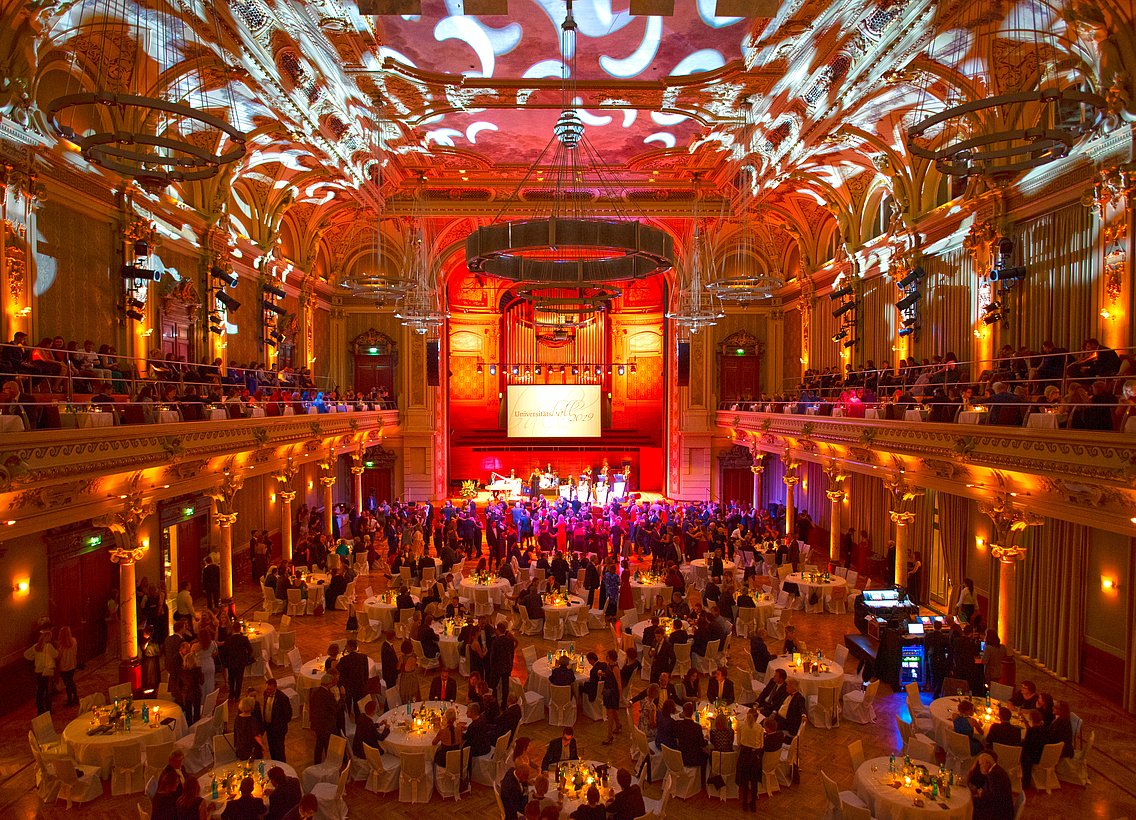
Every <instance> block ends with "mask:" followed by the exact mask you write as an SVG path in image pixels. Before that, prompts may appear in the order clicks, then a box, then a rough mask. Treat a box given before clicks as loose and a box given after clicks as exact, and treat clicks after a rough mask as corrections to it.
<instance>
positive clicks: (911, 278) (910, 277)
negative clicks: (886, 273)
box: [899, 267, 927, 290]
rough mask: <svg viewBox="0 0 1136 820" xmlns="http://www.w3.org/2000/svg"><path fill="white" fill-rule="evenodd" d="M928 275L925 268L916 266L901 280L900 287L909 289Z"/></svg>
mask: <svg viewBox="0 0 1136 820" xmlns="http://www.w3.org/2000/svg"><path fill="white" fill-rule="evenodd" d="M926 275H927V271H925V270H923V268H921V267H916V268H914V269H913V270H911V271H910V272H909V273H908V274H907V275H906V276H904V277H903V278H902V279H900V280H899V289H900V290H907V289H908V288H909V287H912V286H913V285H917V284H919V283H920V282H921V281H923V277H924V276H926Z"/></svg>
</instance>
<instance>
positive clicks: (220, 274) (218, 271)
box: [209, 265, 238, 288]
mask: <svg viewBox="0 0 1136 820" xmlns="http://www.w3.org/2000/svg"><path fill="white" fill-rule="evenodd" d="M209 275H210V276H212V277H213V278H214V279H216V280H217V281H219V282H224V283H225V284H226V285H228V286H229V287H231V288H235V287H236V286H237V281H238V280H237V275H236V274H235V273H233V272H232V271H227V270H225V269H224V268H222V267H219V266H217V265H214V266H213V267H211V268H210V269H209Z"/></svg>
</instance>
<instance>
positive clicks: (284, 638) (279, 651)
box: [272, 629, 296, 666]
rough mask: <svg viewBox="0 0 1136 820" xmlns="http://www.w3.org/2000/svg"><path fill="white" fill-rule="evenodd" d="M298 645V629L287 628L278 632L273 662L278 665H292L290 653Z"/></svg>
mask: <svg viewBox="0 0 1136 820" xmlns="http://www.w3.org/2000/svg"><path fill="white" fill-rule="evenodd" d="M295 646H296V630H294V629H287V630H281V631H280V632H277V633H276V652H275V653H274V654H273V655H272V662H273V663H274V664H276V665H277V666H290V665H291V661H290V660H289V657H288V653H289V652H291V651H292V649H293V648H294V647H295Z"/></svg>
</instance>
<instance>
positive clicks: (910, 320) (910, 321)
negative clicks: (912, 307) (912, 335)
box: [900, 311, 919, 327]
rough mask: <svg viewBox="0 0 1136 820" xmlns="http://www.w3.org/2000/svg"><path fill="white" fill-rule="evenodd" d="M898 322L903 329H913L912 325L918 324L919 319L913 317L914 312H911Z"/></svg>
mask: <svg viewBox="0 0 1136 820" xmlns="http://www.w3.org/2000/svg"><path fill="white" fill-rule="evenodd" d="M900 322H901V323H902V324H903V326H904V327H913V326H914V325H916V324H918V323H919V317H918V316H916V315H915V312H914V311H912V312H911V313H905V314H904V315H903V318H902V319H900Z"/></svg>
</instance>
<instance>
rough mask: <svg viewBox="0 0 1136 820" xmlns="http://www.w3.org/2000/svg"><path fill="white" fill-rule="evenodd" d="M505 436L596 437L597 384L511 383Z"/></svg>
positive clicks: (598, 394) (598, 404)
mask: <svg viewBox="0 0 1136 820" xmlns="http://www.w3.org/2000/svg"><path fill="white" fill-rule="evenodd" d="M507 398H508V408H509V438H598V437H599V435H600V385H598V384H511V385H509V392H508V397H507Z"/></svg>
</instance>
